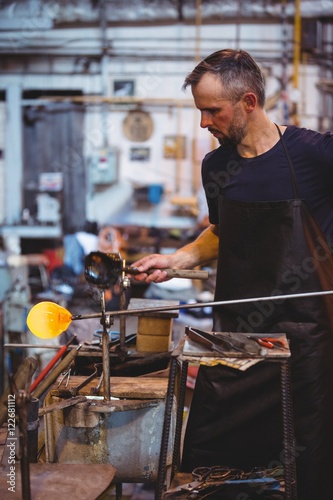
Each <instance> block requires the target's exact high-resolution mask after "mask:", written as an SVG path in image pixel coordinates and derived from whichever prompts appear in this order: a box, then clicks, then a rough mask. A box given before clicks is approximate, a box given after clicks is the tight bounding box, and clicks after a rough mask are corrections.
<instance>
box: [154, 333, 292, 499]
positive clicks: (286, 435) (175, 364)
mask: <svg viewBox="0 0 333 500" xmlns="http://www.w3.org/2000/svg"><path fill="white" fill-rule="evenodd" d="M184 341H185V339H182V341H181V342H180V344H179V345H178V347H177V348H176V349H175V350H174V351H173V352H172V354H171V363H170V373H169V385H168V392H167V397H166V406H165V417H164V424H163V434H162V441H161V453H160V460H159V473H158V479H157V483H156V490H155V500H161V499H162V497H163V494H164V493H165V491H166V486H167V485H166V482H167V452H168V443H169V438H170V424H171V411H172V403H173V399H174V396H175V386H176V377H177V368H179V367H180V364H181V367H180V385H179V394H178V396H179V397H178V407H177V419H176V430H175V436H174V441H173V443H174V448H173V461H172V467H171V479H172V478H173V477H174V475H175V473H176V472H177V471H179V467H180V445H181V429H182V419H183V410H184V400H185V388H186V378H187V369H188V360H187V359H186V358H187V357H186V355H184V354H183V348H184ZM288 353H289V354H286V356H284V357H281V358H280V359H277V358H269V357H265V358H264V359H265V360H266V361H272V362H278V363H280V364H281V404H282V426H283V448H284V457H285V460H284V462H285V498H286V500H297V493H296V462H295V442H294V422H293V411H292V396H291V381H290V366H289V358H288V357H287V356H288V355H290V352H289V351H288ZM219 357H220V358H222V357H223V356H220V355H219ZM245 357H246V358H250V357H251V356H244V358H245ZM188 359H189V358H188ZM178 371H179V370H178Z"/></svg>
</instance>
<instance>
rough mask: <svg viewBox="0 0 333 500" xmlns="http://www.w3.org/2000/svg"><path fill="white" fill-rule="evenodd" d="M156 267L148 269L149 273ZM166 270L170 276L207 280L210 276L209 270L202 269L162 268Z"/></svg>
mask: <svg viewBox="0 0 333 500" xmlns="http://www.w3.org/2000/svg"><path fill="white" fill-rule="evenodd" d="M154 271H155V269H148V271H146V273H147V274H151V273H153V272H154ZM161 271H166V273H167V276H168V278H189V279H193V280H207V279H208V277H209V274H208V271H202V270H200V269H161Z"/></svg>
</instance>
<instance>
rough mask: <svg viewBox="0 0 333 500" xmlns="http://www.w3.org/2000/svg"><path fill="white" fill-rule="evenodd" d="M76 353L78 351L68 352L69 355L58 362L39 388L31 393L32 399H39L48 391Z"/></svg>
mask: <svg viewBox="0 0 333 500" xmlns="http://www.w3.org/2000/svg"><path fill="white" fill-rule="evenodd" d="M77 353H78V349H77V348H76V349H72V350H70V351H69V353H68V354H67V355H66V357H65V358H64V359H62V360H61V361H60V363H59V364H58V365H57V366H56V367H55V368H53V370H52V371H51V373H49V374H48V376H47V377H46V378H45V379H44V380H43V382H41V383H40V384H39V386H38V387H37V388H36V389H35V390H34V392H33V394H32V395H33V397H34V398H40V397H41V396H42V395H43V394H44V392H46V391H47V390H48V388H49V387H50V386H51V385H52V384H53V382H55V381H56V380H57V378H58V377H59V375H60V374H61V373H62V372H63V371H64V370H65V368H67V366H69V365H70V364H71V362H72V361H73V360H74V359H75V357H76V355H77Z"/></svg>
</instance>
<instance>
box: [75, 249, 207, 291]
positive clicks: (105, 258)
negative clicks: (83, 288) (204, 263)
mask: <svg viewBox="0 0 333 500" xmlns="http://www.w3.org/2000/svg"><path fill="white" fill-rule="evenodd" d="M154 271H156V269H149V270H148V271H146V274H151V273H152V272H154ZM162 271H165V272H166V273H167V276H168V278H189V279H208V277H209V274H208V272H207V271H202V270H195V269H194V270H193V269H162ZM123 273H124V274H131V275H137V274H141V272H140V271H139V270H138V269H137V268H136V267H131V266H126V265H125V261H124V260H123V259H121V257H120V255H119V254H117V253H103V252H91V253H90V254H88V255H87V256H86V258H85V261H84V276H85V279H86V281H88V282H89V283H92V284H93V285H97V286H99V287H102V288H107V287H110V286H112V285H115V284H116V283H117V282H118V280H119V278H120V277H121V275H122V274H123Z"/></svg>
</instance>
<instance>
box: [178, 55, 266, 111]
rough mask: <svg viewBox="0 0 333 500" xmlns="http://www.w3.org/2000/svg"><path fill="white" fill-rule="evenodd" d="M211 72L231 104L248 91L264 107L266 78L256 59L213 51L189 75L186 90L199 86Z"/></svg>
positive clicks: (184, 87)
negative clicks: (204, 76)
mask: <svg viewBox="0 0 333 500" xmlns="http://www.w3.org/2000/svg"><path fill="white" fill-rule="evenodd" d="M206 73H212V74H213V75H216V76H218V77H219V78H220V80H221V83H222V84H223V87H224V90H225V91H226V94H227V97H228V98H229V99H230V100H231V101H235V102H237V101H239V99H241V97H242V96H243V95H244V94H245V92H253V93H254V94H256V96H257V99H258V104H259V106H261V107H264V105H265V100H266V93H265V80H264V76H263V74H262V72H261V69H260V68H259V66H258V64H257V63H256V62H255V60H254V59H253V58H252V56H250V54H249V53H248V52H246V51H245V50H235V49H224V50H218V51H217V52H213V54H211V55H209V56H208V57H206V58H205V59H203V60H202V61H201V62H200V63H199V64H198V65H197V66H196V67H195V68H194V70H193V71H192V72H191V73H189V74H188V75H187V77H186V78H185V81H184V84H183V87H182V88H183V90H185V89H186V88H187V87H188V86H189V85H191V86H192V85H196V84H197V83H199V81H200V80H201V78H202V77H203V75H205V74H206Z"/></svg>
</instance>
